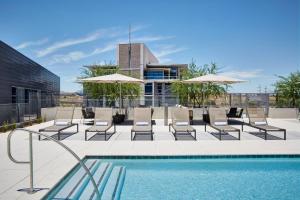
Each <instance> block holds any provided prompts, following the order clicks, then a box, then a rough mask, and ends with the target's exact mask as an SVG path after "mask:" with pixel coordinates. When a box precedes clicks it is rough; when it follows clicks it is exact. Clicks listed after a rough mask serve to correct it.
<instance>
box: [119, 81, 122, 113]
mask: <svg viewBox="0 0 300 200" xmlns="http://www.w3.org/2000/svg"><path fill="white" fill-rule="evenodd" d="M119 88H120V98H119V99H120V105H119V109H120V110H119V112H120V114H121V109H122V108H121V106H122V86H121V82H119Z"/></svg>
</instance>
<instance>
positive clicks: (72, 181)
mask: <svg viewBox="0 0 300 200" xmlns="http://www.w3.org/2000/svg"><path fill="white" fill-rule="evenodd" d="M85 165H86V166H87V168H88V169H89V170H90V171H91V173H92V174H93V173H94V172H95V171H96V169H97V168H98V167H99V165H100V162H99V161H97V160H87V161H86V162H85ZM88 180H89V177H88V175H87V174H86V171H85V170H84V169H83V168H82V167H80V168H79V169H78V170H77V171H76V172H75V173H74V174H73V175H72V176H71V178H69V179H67V180H65V184H64V185H63V186H62V187H61V188H59V191H58V192H57V193H56V194H55V195H54V197H52V199H73V198H74V197H75V196H76V194H77V193H78V192H80V190H81V189H82V188H85V186H86V184H87V182H88Z"/></svg>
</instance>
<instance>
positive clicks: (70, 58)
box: [47, 36, 181, 65]
mask: <svg viewBox="0 0 300 200" xmlns="http://www.w3.org/2000/svg"><path fill="white" fill-rule="evenodd" d="M172 37H173V36H141V37H136V38H134V39H133V41H135V42H138V41H139V42H151V41H159V40H165V39H169V38H172ZM127 42H128V40H126V39H124V38H123V39H120V38H119V39H115V40H112V41H111V42H109V43H107V45H105V46H104V47H101V48H96V49H94V50H93V51H92V52H83V51H72V52H69V53H67V54H58V55H54V56H52V57H51V61H49V62H48V63H47V64H48V65H54V64H58V63H65V64H68V63H71V62H75V61H78V60H81V59H84V58H87V57H91V56H94V55H99V54H102V53H105V52H109V51H112V50H114V49H115V48H116V46H117V44H119V43H127ZM180 50H181V49H173V51H177V52H179V51H180ZM169 51H171V50H170V49H169ZM160 53H162V52H160ZM171 53H172V52H164V54H166V55H169V54H171ZM173 53H175V52H173ZM164 59H165V61H168V62H169V61H170V59H167V58H164Z"/></svg>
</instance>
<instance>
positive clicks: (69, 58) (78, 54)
mask: <svg viewBox="0 0 300 200" xmlns="http://www.w3.org/2000/svg"><path fill="white" fill-rule="evenodd" d="M114 49H115V45H113V44H107V45H106V46H104V47H102V48H97V49H95V50H93V51H92V52H89V53H85V52H83V51H72V52H69V53H67V54H59V55H54V56H52V57H51V60H50V61H49V62H48V63H47V64H48V65H54V64H58V63H65V64H68V63H71V62H74V61H78V60H81V59H84V58H88V57H91V56H94V55H99V54H102V53H105V52H109V51H112V50H114Z"/></svg>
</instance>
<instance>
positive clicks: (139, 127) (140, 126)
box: [131, 108, 153, 140]
mask: <svg viewBox="0 0 300 200" xmlns="http://www.w3.org/2000/svg"><path fill="white" fill-rule="evenodd" d="M138 133H149V134H150V136H151V140H153V129H152V117H151V108H134V117H133V127H132V129H131V140H134V139H135V136H136V135H137V134H138Z"/></svg>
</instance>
